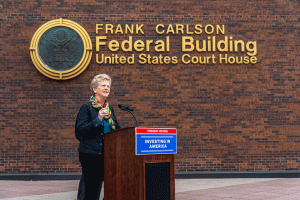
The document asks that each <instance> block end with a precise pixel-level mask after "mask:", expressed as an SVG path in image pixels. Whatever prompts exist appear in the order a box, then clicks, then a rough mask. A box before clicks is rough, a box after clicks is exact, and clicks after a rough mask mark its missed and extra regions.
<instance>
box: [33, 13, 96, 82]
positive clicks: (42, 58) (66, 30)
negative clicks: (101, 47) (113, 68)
mask: <svg viewBox="0 0 300 200" xmlns="http://www.w3.org/2000/svg"><path fill="white" fill-rule="evenodd" d="M29 50H30V55H31V59H32V62H33V64H34V65H35V67H36V68H37V69H38V70H39V71H40V72H41V73H42V74H44V75H45V76H47V77H49V78H52V79H57V80H67V79H71V78H74V77H75V76H77V75H79V74H80V73H82V72H83V71H84V70H85V69H86V67H87V66H88V64H89V63H90V61H91V58H92V42H91V39H90V37H89V35H88V33H87V32H86V30H85V29H84V28H83V27H82V26H80V25H79V24H77V23H75V22H73V21H70V20H66V19H61V18H60V19H56V20H52V21H50V22H47V23H45V24H44V25H42V26H41V27H40V28H39V29H38V30H37V31H36V32H35V34H34V35H33V37H32V40H31V44H30V48H29Z"/></svg>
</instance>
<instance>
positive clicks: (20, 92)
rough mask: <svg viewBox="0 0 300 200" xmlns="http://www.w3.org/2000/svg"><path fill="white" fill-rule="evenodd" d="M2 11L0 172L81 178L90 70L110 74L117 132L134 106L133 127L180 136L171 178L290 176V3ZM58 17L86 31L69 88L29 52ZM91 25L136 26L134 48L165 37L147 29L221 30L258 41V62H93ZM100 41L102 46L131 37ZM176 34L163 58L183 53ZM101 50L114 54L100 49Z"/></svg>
mask: <svg viewBox="0 0 300 200" xmlns="http://www.w3.org/2000/svg"><path fill="white" fill-rule="evenodd" d="M0 5H1V6H2V7H1V6H0V28H1V32H0V38H1V39H0V60H1V62H0V63H1V68H0V73H1V76H0V77H1V78H0V82H1V85H0V87H1V89H0V107H1V113H0V173H9V174H11V173H64V172H67V173H70V172H80V164H79V160H78V153H77V146H78V142H77V140H76V139H75V136H74V124H75V119H76V115H77V112H78V109H79V107H80V106H81V104H83V103H85V102H87V101H88V99H89V97H90V92H89V83H90V81H91V79H92V77H93V76H94V75H96V74H99V73H107V74H109V75H110V76H111V77H112V78H113V82H112V92H111V94H110V97H109V101H110V103H111V104H112V105H114V107H115V110H116V114H117V116H118V119H119V121H120V123H121V125H122V126H123V127H124V126H132V125H134V124H135V122H134V119H133V118H132V116H131V115H130V114H128V113H125V112H122V111H120V110H119V109H118V108H117V104H119V103H122V104H127V105H130V106H131V107H133V108H134V109H135V114H136V116H137V118H138V120H139V122H140V125H141V126H169V127H176V128H177V129H178V154H177V155H176V171H192V172H194V171H269V170H271V171H284V170H299V167H300V160H299V158H300V145H299V142H300V131H299V130H300V129H299V128H300V108H299V103H300V90H299V88H300V84H299V77H300V69H299V63H300V60H299V49H300V47H299V44H300V41H299V40H300V35H299V21H300V13H299V10H300V8H299V3H298V2H297V1H294V0H289V1H270V0H266V1H256V0H255V1H254V0H251V1H249V0H242V1H233V0H216V1H211V0H210V1H209V0H207V1H192V0H186V1H165V0H163V1H144V0H139V1H91V0H86V1H66V0H65V1H64V0H57V1H54V0H53V1H33V0H30V1H20V0H19V1H18V0H11V1H8V2H7V1H0ZM58 18H63V19H69V20H72V21H75V22H77V23H79V24H80V25H81V26H83V27H84V28H85V29H86V30H87V32H88V33H89V35H90V37H91V39H92V43H93V48H94V49H93V57H92V60H91V63H90V65H89V66H88V68H87V69H86V70H85V71H84V72H83V73H82V74H80V75H79V76H77V77H75V78H74V79H70V80H67V81H56V80H52V79H49V78H47V77H45V76H43V75H42V74H40V73H39V72H38V70H37V69H36V68H35V67H34V65H33V63H32V61H31V58H30V53H29V46H30V42H31V38H32V36H33V35H34V33H35V31H36V30H37V29H38V28H39V27H40V26H41V25H43V24H44V23H46V22H48V21H50V20H53V19H58ZM97 23H98V24H108V23H109V24H114V25H117V24H123V25H124V24H144V28H143V30H144V31H145V34H144V35H133V37H134V39H135V40H137V39H141V40H146V39H153V40H158V39H163V38H165V36H166V35H159V34H157V33H155V31H154V30H155V26H156V25H157V24H164V25H168V24H183V25H187V24H188V25H191V26H192V25H195V24H202V25H203V26H205V25H207V24H212V25H218V24H219V25H223V24H224V25H225V30H226V33H225V35H226V36H233V37H234V38H237V39H240V40H244V41H250V40H252V41H253V40H254V41H257V44H258V46H257V49H258V53H257V55H256V57H257V59H258V62H257V63H256V64H247V65H246V64H242V65H238V64H207V65H200V64H182V63H181V62H178V63H177V64H172V65H171V64H169V65H167V64H158V65H154V64H139V63H137V62H136V63H135V64H134V65H127V64H126V65H120V64H119V65H110V64H103V65H99V64H97V63H96V59H95V53H96V52H95V38H96V36H97V34H96V33H95V25H96V24H97ZM98 35H100V34H98ZM213 35H214V34H213ZM107 36H108V41H109V40H111V39H117V40H118V41H123V40H125V39H127V38H128V35H113V34H108V35H107ZM181 36H182V35H170V38H171V50H170V52H164V53H162V54H163V55H175V56H178V57H180V55H182V54H183V53H182V52H181V44H180V39H181ZM194 37H195V38H197V39H204V38H205V37H207V35H205V34H202V35H198V36H195V35H194ZM217 37H221V36H217ZM102 52H103V53H105V54H106V55H109V54H111V52H110V51H109V50H108V49H107V48H104V49H103V50H102ZM116 53H118V55H128V54H125V53H124V52H122V51H120V50H119V51H118V52H116ZM147 53H149V54H152V55H157V54H158V53H157V52H155V51H154V50H151V52H147ZM134 54H136V55H138V54H139V53H137V52H134ZM189 54H190V55H193V56H197V55H198V56H204V55H208V54H209V53H198V52H189ZM216 54H218V52H216ZM232 55H240V54H239V53H237V54H234V53H233V54H232Z"/></svg>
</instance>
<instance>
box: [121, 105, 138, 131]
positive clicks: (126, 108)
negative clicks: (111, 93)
mask: <svg viewBox="0 0 300 200" xmlns="http://www.w3.org/2000/svg"><path fill="white" fill-rule="evenodd" d="M118 107H119V108H120V109H121V110H125V111H127V112H129V113H130V114H132V116H133V117H134V119H135V123H136V126H139V123H138V121H137V119H136V117H135V116H134V114H133V113H132V111H133V108H130V107H129V106H125V105H123V104H119V105H118Z"/></svg>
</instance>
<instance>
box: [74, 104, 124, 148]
mask: <svg viewBox="0 0 300 200" xmlns="http://www.w3.org/2000/svg"><path fill="white" fill-rule="evenodd" d="M109 108H110V110H111V117H112V119H113V120H114V122H115V123H116V129H119V128H121V127H120V126H119V124H118V121H117V119H116V117H115V113H114V109H113V107H112V106H109ZM98 112H99V110H98V109H97V108H94V107H93V106H92V104H91V102H88V103H86V104H83V105H82V106H81V107H80V110H79V113H78V115H77V119H76V124H75V135H76V138H77V139H78V140H79V142H80V144H79V147H78V151H79V152H83V153H89V154H101V153H102V152H103V142H104V133H103V130H104V126H103V124H100V125H99V124H98V123H97V117H98Z"/></svg>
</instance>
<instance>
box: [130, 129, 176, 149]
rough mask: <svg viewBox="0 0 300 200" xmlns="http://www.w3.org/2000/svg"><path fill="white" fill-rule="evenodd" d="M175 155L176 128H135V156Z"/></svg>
mask: <svg viewBox="0 0 300 200" xmlns="http://www.w3.org/2000/svg"><path fill="white" fill-rule="evenodd" d="M175 153H177V130H176V128H135V155H145V154H175Z"/></svg>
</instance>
